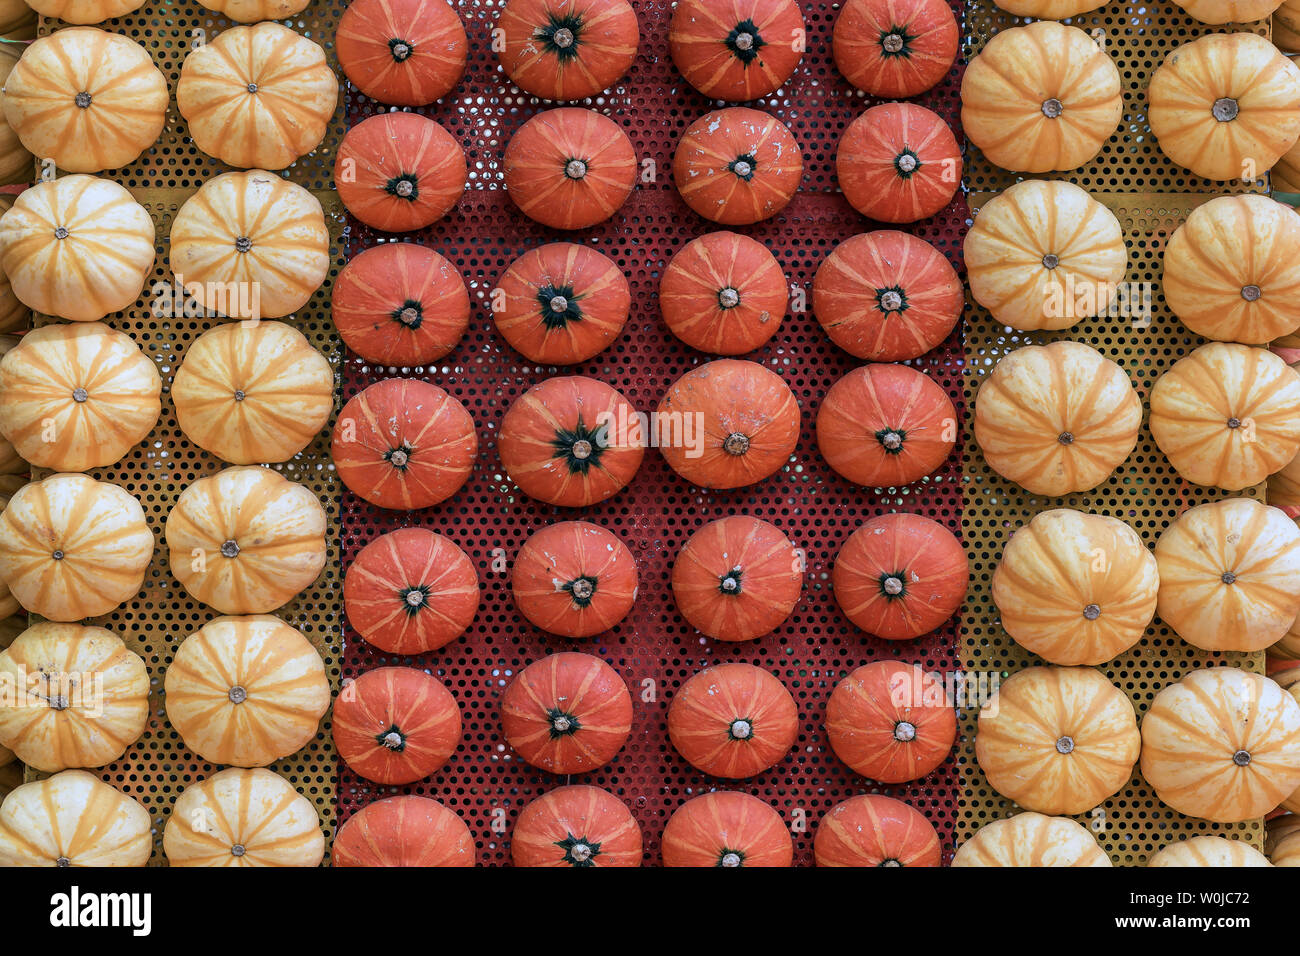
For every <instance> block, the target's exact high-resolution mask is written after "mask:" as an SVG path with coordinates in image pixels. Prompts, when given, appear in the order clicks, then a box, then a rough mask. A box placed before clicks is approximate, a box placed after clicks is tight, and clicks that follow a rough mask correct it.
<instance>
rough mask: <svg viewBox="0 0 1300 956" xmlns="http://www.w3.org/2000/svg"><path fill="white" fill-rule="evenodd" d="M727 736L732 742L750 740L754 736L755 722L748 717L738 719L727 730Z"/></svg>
mask: <svg viewBox="0 0 1300 956" xmlns="http://www.w3.org/2000/svg"><path fill="white" fill-rule="evenodd" d="M727 734H728V736H730V737H731V739H732V740H748V739H749V738H750V737H752V736H754V722H753V721H752V720H750V719H748V718H747V717H737V718H736V719H735V720H733V721H732V722H731V726H730V727H728V728H727Z"/></svg>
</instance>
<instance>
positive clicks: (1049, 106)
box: [1042, 96, 1065, 119]
mask: <svg viewBox="0 0 1300 956" xmlns="http://www.w3.org/2000/svg"><path fill="white" fill-rule="evenodd" d="M1042 110H1043V115H1044V116H1046V117H1047V118H1048V119H1056V118H1057V117H1058V116H1060V115H1061V114H1062V113H1064V112H1065V104H1064V103H1062V102H1061V101H1060V100H1058V99H1057V98H1056V97H1055V96H1053V97H1052V98H1051V99H1046V100H1043V106H1042Z"/></svg>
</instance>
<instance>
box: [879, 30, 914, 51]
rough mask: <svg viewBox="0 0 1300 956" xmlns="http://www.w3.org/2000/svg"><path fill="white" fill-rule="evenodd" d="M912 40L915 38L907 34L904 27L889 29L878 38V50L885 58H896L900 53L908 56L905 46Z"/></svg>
mask: <svg viewBox="0 0 1300 956" xmlns="http://www.w3.org/2000/svg"><path fill="white" fill-rule="evenodd" d="M914 39H916V38H915V37H913V36H911V35H909V34H908V32H907V28H906V27H890V28H889V32H888V33H885V34H882V35H881V37H880V50H881V52H882V53H884V54H885V55H886V56H898V55H899V54H900V53H901V54H903V55H904V56H910V55H911V52H910V51H909V50H908V49H907V45H908V43H910V42H911V41H912V40H914Z"/></svg>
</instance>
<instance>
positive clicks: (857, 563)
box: [831, 514, 970, 641]
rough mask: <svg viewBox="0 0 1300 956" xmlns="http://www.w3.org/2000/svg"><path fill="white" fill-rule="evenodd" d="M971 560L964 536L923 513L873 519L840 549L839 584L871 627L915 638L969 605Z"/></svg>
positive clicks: (839, 596)
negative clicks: (967, 553)
mask: <svg viewBox="0 0 1300 956" xmlns="http://www.w3.org/2000/svg"><path fill="white" fill-rule="evenodd" d="M969 581H970V564H969V562H968V561H967V560H966V552H965V551H964V550H962V546H961V542H960V541H958V540H957V538H956V536H955V535H954V534H953V533H952V532H951V531H949V530H948V529H947V528H945V527H944V526H943V525H941V524H939V523H938V522H937V521H932V520H931V519H929V518H926V517H923V516H922V515H914V514H888V515H879V516H878V517H875V518H870V519H868V520H867V521H866V522H865V523H863V525H862V526H861V527H860V528H858V530H857V531H855V532H853V534H852V535H850V536H849V539H848V540H847V541H845V542H844V546H843V547H842V548H840V553H839V554H838V555H836V557H835V566H834V568H833V569H832V571H831V587H832V588H833V589H834V594H835V603H836V604H838V605H839V606H840V610H842V611H843V612H844V616H845V617H847V618H848V619H849V620H850V621H852V622H853V623H854V624H856V625H857V626H858V627H860V628H862V629H863V630H864V631H866V632H867V633H868V634H872V635H875V636H876V637H883V638H885V639H886V640H890V641H907V640H911V639H912V638H914V637H920V636H921V635H922V634H928V633H930V632H931V631H933V630H935V629H937V628H938V627H940V626H941V625H942V624H943V622H944V621H946V620H948V619H949V618H950V617H952V615H953V613H954V612H955V611H956V610H957V608H959V607H961V603H962V601H963V600H964V599H965V597H966V588H967V586H968V584H969Z"/></svg>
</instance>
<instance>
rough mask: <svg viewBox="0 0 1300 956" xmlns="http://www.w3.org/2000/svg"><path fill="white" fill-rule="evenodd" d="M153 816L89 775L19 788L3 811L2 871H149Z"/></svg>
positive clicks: (72, 774)
mask: <svg viewBox="0 0 1300 956" xmlns="http://www.w3.org/2000/svg"><path fill="white" fill-rule="evenodd" d="M151 825H152V821H151V820H150V819H149V811H148V810H146V809H145V808H144V807H142V806H140V804H138V803H136V801H135V800H133V799H131V798H130V797H128V796H127V795H126V794H124V793H122V792H120V791H118V790H116V789H114V788H113V787H110V786H109V785H108V784H106V783H104V782H103V781H102V780H100V779H99V778H98V777H96V776H94V775H93V774H89V773H86V771H84V770H65V771H63V773H60V774H56V775H54V776H53V777H48V778H46V779H44V780H36V781H33V782H32V783H28V784H23V785H22V786H20V787H18V788H16V789H15V790H13V792H11V793H10V794H9V795H8V796H7V797H5V801H4V804H3V805H2V806H0V867H9V866H59V865H60V863H61V861H64V860H66V861H67V862H66V863H65V864H63V865H66V866H75V867H87V866H93V867H101V866H145V865H146V864H148V862H149V856H150V854H152V853H153V834H152V833H151V832H150V828H151Z"/></svg>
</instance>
